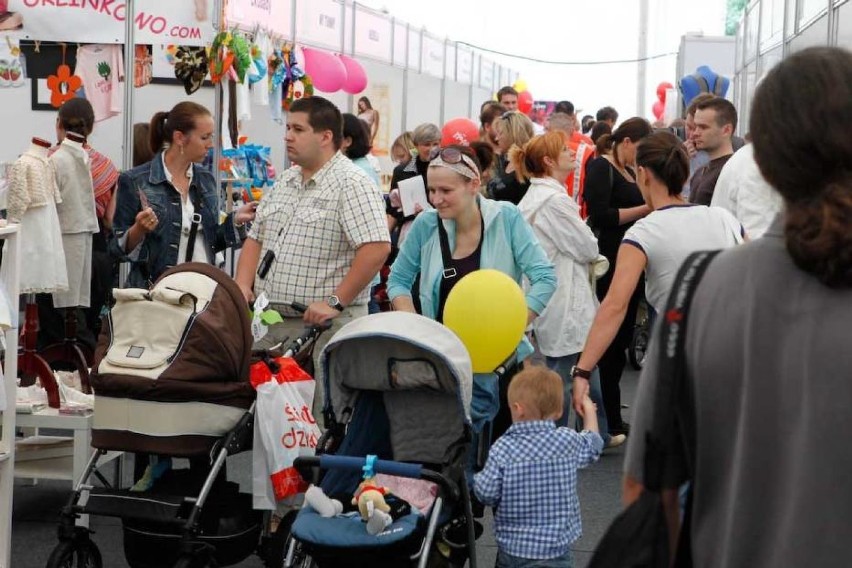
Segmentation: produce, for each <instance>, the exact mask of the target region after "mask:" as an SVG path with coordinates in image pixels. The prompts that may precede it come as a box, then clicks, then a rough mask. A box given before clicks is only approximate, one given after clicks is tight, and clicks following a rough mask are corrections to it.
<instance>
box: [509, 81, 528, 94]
mask: <svg viewBox="0 0 852 568" xmlns="http://www.w3.org/2000/svg"><path fill="white" fill-rule="evenodd" d="M512 87H513V88H514V89H515V90H516V91H518V92H519V93H523V92H524V91H526V90H527V82H526V81H524V80H523V79H517V80H516V81H515V84H514V85H512Z"/></svg>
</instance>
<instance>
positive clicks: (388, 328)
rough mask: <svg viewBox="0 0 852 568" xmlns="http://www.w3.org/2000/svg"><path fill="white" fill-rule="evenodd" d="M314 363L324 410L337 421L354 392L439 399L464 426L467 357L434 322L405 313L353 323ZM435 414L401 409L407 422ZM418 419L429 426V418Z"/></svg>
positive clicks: (468, 388)
mask: <svg viewBox="0 0 852 568" xmlns="http://www.w3.org/2000/svg"><path fill="white" fill-rule="evenodd" d="M320 361H321V364H322V368H323V377H324V384H323V387H324V391H325V407H324V410H325V411H327V410H333V411H334V415H335V416H336V417H338V419H339V418H340V417H341V416H342V413H343V410H344V409H347V408H348V409H351V408H353V407H354V403H355V399H356V398H357V395H358V391H361V390H369V391H380V392H385V393H387V394H391V395H393V394H402V393H412V394H413V393H433V394H435V395H444V396H443V397H442V398H443V400H445V401H447V402H446V404H445V407H446V408H445V410H446V411H447V412H450V413H454V414H455V416H458V417H463V420H464V422H465V423H466V424H469V423H470V398H471V389H472V382H473V371H472V368H471V362H470V356H469V355H468V352H467V349H466V348H465V346H464V344H463V343H462V342H461V340H459V338H458V337H457V336H456V334H455V333H453V332H452V331H451V330H449V329H448V328H446V327H444V326H443V325H441V324H440V323H438V322H436V321H434V320H431V319H429V318H426V317H423V316H420V315H417V314H411V313H407V312H384V313H379V314H373V315H369V316H365V317H361V318H358V319H356V320H354V321H352V322H351V323H348V324H346V325H345V326H343V327H342V328H341V329H340V331H338V332H337V333H336V334H335V335H334V337H332V338H331V340H330V341H329V342H328V344H327V345H326V346H325V348H324V349H323V351H322V353H321V355H320ZM446 395H453V396H451V397H450V396H446ZM398 400H403V398H398ZM411 400H414V399H413V398H412V399H411ZM450 405H452V407H450ZM435 410H436V408H435V407H434V406H433V407H431V409H430V410H427V409H426V408H418V407H417V405H414V406H412V407H411V408H408V409H407V411H408V412H409V413H410V416H409V418H414V417H415V416H416V414H417V413H418V412H423V413H424V414H425V413H426V412H434V411H435ZM420 418H422V420H423V421H424V422H429V421H433V420H434V419H435V416H434V415H428V414H427V415H423V416H421V417H420Z"/></svg>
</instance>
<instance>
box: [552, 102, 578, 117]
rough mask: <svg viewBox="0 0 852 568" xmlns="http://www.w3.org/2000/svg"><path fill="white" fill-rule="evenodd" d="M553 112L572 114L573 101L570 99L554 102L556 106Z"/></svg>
mask: <svg viewBox="0 0 852 568" xmlns="http://www.w3.org/2000/svg"><path fill="white" fill-rule="evenodd" d="M553 112H564V113H565V114H574V103H572V102H571V101H559V102H558V103H556V108H554V109H553Z"/></svg>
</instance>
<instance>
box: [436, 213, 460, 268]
mask: <svg viewBox="0 0 852 568" xmlns="http://www.w3.org/2000/svg"><path fill="white" fill-rule="evenodd" d="M438 240H439V241H440V242H441V260H442V261H443V264H444V270H443V273H442V277H443V278H452V277H453V276H455V275H456V269H455V268H453V266H452V260H453V251H451V250H450V237H449V235H447V229H446V228H445V227H444V222H443V221H442V220H441V218H440V217H438Z"/></svg>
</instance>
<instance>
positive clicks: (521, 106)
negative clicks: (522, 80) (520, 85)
mask: <svg viewBox="0 0 852 568" xmlns="http://www.w3.org/2000/svg"><path fill="white" fill-rule="evenodd" d="M534 102H535V99H533V96H532V93H531V92H529V91H524V92H523V93H519V94H518V111H520V112H522V113H524V114H529V113H530V111H531V110H532V107H533V103H534Z"/></svg>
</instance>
